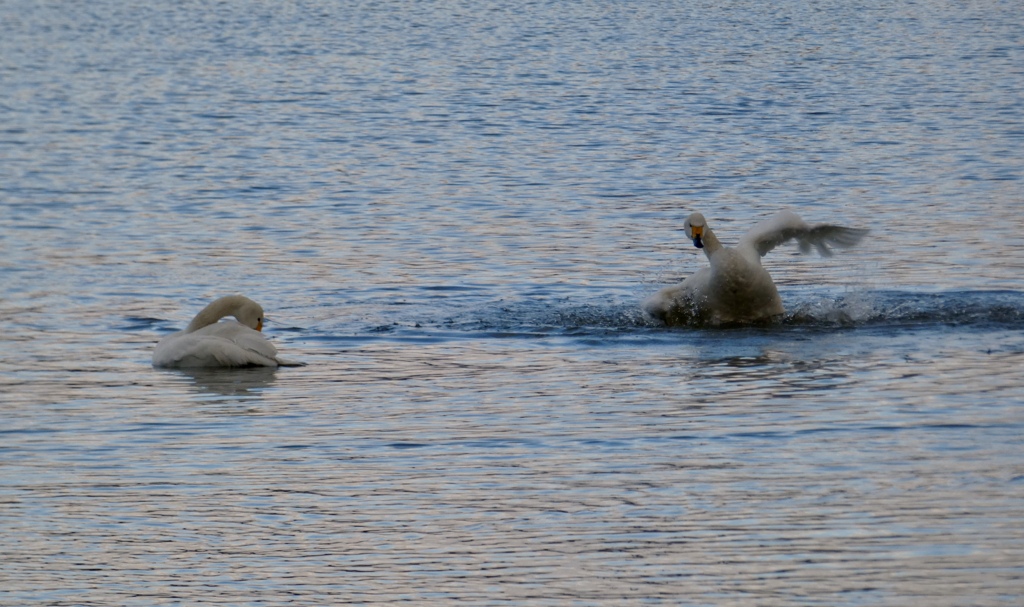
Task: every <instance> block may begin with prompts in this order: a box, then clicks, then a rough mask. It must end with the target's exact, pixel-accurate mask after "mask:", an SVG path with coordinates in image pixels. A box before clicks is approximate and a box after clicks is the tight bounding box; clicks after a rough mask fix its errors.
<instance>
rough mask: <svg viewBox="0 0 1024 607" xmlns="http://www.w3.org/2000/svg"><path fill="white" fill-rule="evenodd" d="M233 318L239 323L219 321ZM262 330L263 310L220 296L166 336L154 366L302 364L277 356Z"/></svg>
mask: <svg viewBox="0 0 1024 607" xmlns="http://www.w3.org/2000/svg"><path fill="white" fill-rule="evenodd" d="M225 316H234V317H235V318H236V319H238V322H235V321H233V320H227V321H224V322H217V321H218V320H220V319H221V318H224V317H225ZM262 330H263V308H261V307H260V305H259V304H258V303H256V302H255V301H253V300H251V299H249V298H248V297H243V296H242V295H228V296H227V297H221V298H220V299H217V300H215V301H214V302H212V303H210V305H208V306H206V307H205V308H203V311H202V312H200V313H199V314H196V317H195V318H193V319H192V322H190V323H189V325H188V326H187V327H185V329H184V330H183V331H178V332H177V333H171V334H170V335H167V336H166V337H164V338H163V339H161V340H160V342H159V343H158V344H157V345H156V350H154V351H153V366H154V367H191V368H195V367H253V366H260V367H277V366H296V365H301V364H302V363H296V362H291V361H287V360H284V359H281V358H278V356H277V348H275V347H274V344H272V343H270V342H269V341H267V339H266V338H265V337H263V334H262V333H260V331H262Z"/></svg>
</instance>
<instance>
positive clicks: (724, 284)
mask: <svg viewBox="0 0 1024 607" xmlns="http://www.w3.org/2000/svg"><path fill="white" fill-rule="evenodd" d="M683 228H684V229H685V230H686V236H687V237H688V238H690V239H691V240H693V244H694V246H696V247H697V248H703V249H704V253H705V254H706V255H707V257H708V261H709V262H710V266H708V267H705V268H702V269H700V270H699V271H697V272H696V273H695V274H693V275H692V276H690V277H689V278H687V279H686V280H684V281H683V282H682V283H680V284H678V285H674V286H671V287H665V288H664V289H661V290H660V291H658V292H657V293H655V294H654V295H651V296H650V297H648V298H647V299H646V300H644V302H643V308H644V310H645V311H647V313H648V314H650V315H651V316H654V317H655V318H658V319H660V320H663V321H665V322H666V323H668V324H689V323H694V322H696V323H711V324H722V323H749V322H757V321H763V320H769V319H772V318H775V317H778V316H781V315H782V314H783V312H784V310H783V307H782V299H781V298H780V297H779V292H778V289H776V288H775V283H774V282H773V281H772V277H771V276H770V275H769V274H768V271H767V270H765V269H764V267H763V266H761V257H763V256H764V255H765V254H767V253H768V252H769V251H771V250H772V249H774V248H775V247H777V246H779V245H781V244H783V243H785V242H787V241H789V240H796V241H797V243H798V244H799V245H800V250H801V251H802V252H804V253H806V252H808V251H810V250H811V249H812V248H814V249H815V250H817V251H818V253H819V254H821V255H822V256H826V257H828V256H830V255H832V250H831V247H840V248H847V247H852V246H854V245H855V244H857V243H858V242H860V240H861V239H862V238H863V237H864V235H865V234H867V232H868V231H867V230H865V229H858V228H847V227H843V226H837V225H830V224H819V225H815V226H811V225H808V224H807V223H805V222H804V220H802V219H800V217H799V216H797V215H796V213H793V212H791V211H782V212H781V213H778V214H776V215H775V216H773V217H771V218H769V219H767V220H765V221H762V222H761V223H759V224H757V225H755V226H754V227H753V228H751V229H750V231H748V232H747V233H746V234H744V235H743V237H742V238H740V241H739V244H737V245H736V246H735V247H726V246H723V245H722V244H721V243H720V242H719V240H718V238H717V237H716V236H715V233H714V232H712V231H711V228H710V227H708V225H707V221H706V220H705V219H704V216H703V215H701V214H700V213H693V214H691V215H690V216H689V217H687V218H686V221H685V222H684V223H683Z"/></svg>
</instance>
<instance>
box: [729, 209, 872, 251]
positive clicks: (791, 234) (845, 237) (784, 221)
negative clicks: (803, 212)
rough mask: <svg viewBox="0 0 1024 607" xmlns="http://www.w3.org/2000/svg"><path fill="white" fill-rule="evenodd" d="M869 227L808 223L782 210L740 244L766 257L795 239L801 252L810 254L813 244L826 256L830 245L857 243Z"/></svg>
mask: <svg viewBox="0 0 1024 607" xmlns="http://www.w3.org/2000/svg"><path fill="white" fill-rule="evenodd" d="M867 233H868V230H865V229H860V228H847V227H844V226H837V225H831V224H825V223H822V224H818V225H815V226H811V225H808V224H807V222H805V221H804V220H803V219H800V217H799V216H798V215H797V214H796V213H793V212H792V211H782V212H781V213H777V214H776V215H774V216H772V217H770V218H768V219H766V220H764V221H762V222H761V223H759V224H757V225H755V226H754V227H752V228H750V230H749V231H748V232H747V233H746V234H744V235H743V237H742V238H740V242H739V245H738V246H739V247H749V248H752V249H754V250H755V251H757V254H758V255H760V256H761V257H764V256H765V255H766V254H767V253H768V251H771V250H772V249H774V248H775V247H777V246H779V245H781V244H783V243H785V242H788V241H790V240H796V241H797V244H799V245H800V251H801V252H802V253H807V252H808V251H810V250H811V248H812V247H813V248H814V249H816V250H817V251H818V254H819V255H821V256H823V257H829V256H831V255H832V249H831V247H839V248H841V249H845V248H849V247H852V246H854V245H856V244H857V243H858V242H860V241H861V239H862V238H864V235H865V234H867Z"/></svg>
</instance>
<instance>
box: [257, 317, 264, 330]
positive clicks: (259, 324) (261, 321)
mask: <svg viewBox="0 0 1024 607" xmlns="http://www.w3.org/2000/svg"><path fill="white" fill-rule="evenodd" d="M256 330H257V331H262V330H263V319H262V318H261V319H259V321H257V322H256Z"/></svg>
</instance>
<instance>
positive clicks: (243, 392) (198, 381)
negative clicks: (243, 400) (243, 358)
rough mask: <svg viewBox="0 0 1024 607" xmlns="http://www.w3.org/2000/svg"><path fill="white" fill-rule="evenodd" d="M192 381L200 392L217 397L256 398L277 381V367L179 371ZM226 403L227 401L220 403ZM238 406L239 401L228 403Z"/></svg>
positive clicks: (195, 368)
mask: <svg viewBox="0 0 1024 607" xmlns="http://www.w3.org/2000/svg"><path fill="white" fill-rule="evenodd" d="M177 372H178V373H180V374H181V375H182V376H183V377H187V378H188V379H189V380H191V382H192V384H193V385H194V386H195V388H196V389H197V390H198V391H199V392H203V393H206V394H212V395H216V396H239V397H256V396H259V394H260V389H262V388H267V387H269V386H271V385H272V384H273V383H274V380H275V379H276V377H275V374H276V373H277V367H245V368H239V369H210V368H202V367H191V368H182V369H179V370H178V371H177ZM218 402H222V403H223V402H225V401H218ZM227 402H234V403H236V404H237V402H238V401H227Z"/></svg>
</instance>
